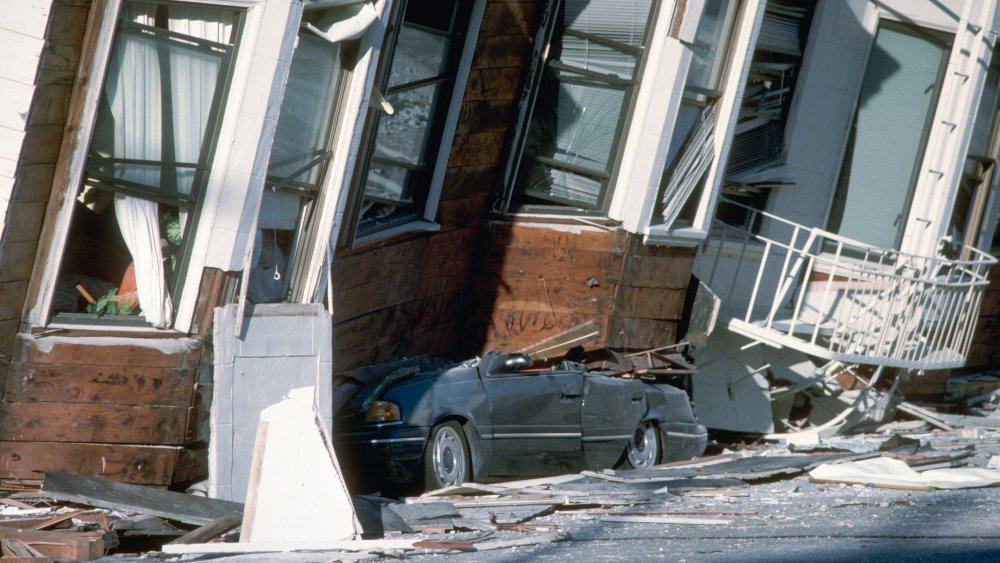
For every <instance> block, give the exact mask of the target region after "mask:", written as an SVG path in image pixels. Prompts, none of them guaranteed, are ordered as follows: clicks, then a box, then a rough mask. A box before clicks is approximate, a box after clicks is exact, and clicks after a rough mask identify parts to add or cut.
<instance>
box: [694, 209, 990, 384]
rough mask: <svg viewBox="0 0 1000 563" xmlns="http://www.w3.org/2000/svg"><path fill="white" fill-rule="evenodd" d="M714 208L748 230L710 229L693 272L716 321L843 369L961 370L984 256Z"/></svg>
mask: <svg viewBox="0 0 1000 563" xmlns="http://www.w3.org/2000/svg"><path fill="white" fill-rule="evenodd" d="M721 205H722V206H735V207H730V208H729V209H728V211H734V210H735V211H737V214H738V215H742V216H743V217H744V218H745V221H744V222H743V223H744V225H747V227H734V226H732V225H729V224H725V223H721V222H717V223H716V224H715V225H713V229H712V237H711V238H710V240H709V242H708V243H707V245H706V251H705V253H704V255H703V257H702V258H701V259H700V261H699V265H698V272H697V273H698V274H699V275H700V276H702V279H703V280H705V281H706V283H708V285H709V286H710V287H711V288H712V290H713V291H715V292H716V293H718V294H719V296H720V297H721V298H722V303H723V310H722V312H721V314H720V320H722V321H725V322H727V323H728V326H729V327H730V328H731V329H732V330H734V331H736V332H739V333H742V334H744V335H746V336H748V337H750V338H752V339H754V340H759V341H763V342H767V343H770V344H772V345H777V346H787V347H790V348H793V349H797V350H800V351H802V352H805V353H807V354H811V355H814V356H817V357H820V358H824V359H828V360H837V361H841V362H845V363H860V364H872V365H879V366H887V367H899V368H908V369H946V368H953V367H960V366H962V365H963V364H964V363H965V358H966V356H967V355H968V351H969V347H970V345H971V341H972V336H973V332H974V329H975V324H976V319H977V317H978V314H979V308H980V303H981V301H982V295H983V291H984V289H985V287H986V285H987V273H988V270H989V267H990V266H991V265H993V264H994V263H996V260H995V259H994V258H992V257H991V256H989V255H987V254H985V253H983V252H981V251H979V250H977V249H975V248H972V247H969V246H965V245H961V244H953V243H951V242H947V241H942V244H941V245H940V248H939V255H937V256H918V255H912V254H905V253H902V252H899V251H896V250H891V249H885V248H879V247H875V246H871V245H867V244H864V243H861V242H858V241H854V240H851V239H848V238H845V237H842V236H839V235H837V234H835V233H831V232H827V231H824V230H822V229H818V228H813V227H806V226H803V225H799V224H796V223H793V222H791V221H788V220H786V219H783V218H781V217H777V216H775V215H772V214H769V213H766V212H762V211H759V210H755V209H753V208H750V207H746V206H743V205H741V204H739V203H736V202H733V201H729V200H724V201H723V202H722V204H721ZM723 210H724V211H727V210H726V209H725V208H723ZM713 254H714V255H713ZM948 256H956V257H963V258H964V259H955V258H949V257H948Z"/></svg>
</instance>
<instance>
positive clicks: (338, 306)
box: [333, 273, 466, 322]
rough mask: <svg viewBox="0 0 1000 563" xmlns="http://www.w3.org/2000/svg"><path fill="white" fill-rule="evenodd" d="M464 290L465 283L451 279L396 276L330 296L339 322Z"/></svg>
mask: <svg viewBox="0 0 1000 563" xmlns="http://www.w3.org/2000/svg"><path fill="white" fill-rule="evenodd" d="M465 289H466V280H465V279H464V278H460V277H454V276H433V277H421V276H419V274H418V275H403V274H402V273H400V275H397V276H395V277H391V278H383V279H379V280H376V281H373V282H371V283H366V284H364V285H362V286H359V287H356V288H351V289H349V290H346V291H341V292H338V293H337V295H335V296H334V309H333V310H334V318H335V320H336V321H337V322H343V321H346V320H350V319H353V318H356V317H361V316H364V315H367V314H370V313H373V312H375V311H379V310H381V309H389V308H393V307H396V306H399V305H402V304H404V303H410V302H413V301H422V300H424V299H427V298H430V297H434V296H437V295H443V294H454V293H460V292H463V291H464V290H465Z"/></svg>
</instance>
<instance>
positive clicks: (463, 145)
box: [448, 43, 507, 166]
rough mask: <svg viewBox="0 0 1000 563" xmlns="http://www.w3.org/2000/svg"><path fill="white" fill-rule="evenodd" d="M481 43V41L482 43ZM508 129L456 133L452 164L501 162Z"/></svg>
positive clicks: (474, 164) (450, 159)
mask: <svg viewBox="0 0 1000 563" xmlns="http://www.w3.org/2000/svg"><path fill="white" fill-rule="evenodd" d="M480 44H481V43H480ZM506 136H507V132H506V131H484V132H476V133H466V134H464V135H455V140H454V141H453V142H452V145H451V156H450V158H449V159H448V163H449V165H451V166H486V165H491V164H496V163H498V162H500V156H501V155H502V154H503V147H504V140H505V138H506Z"/></svg>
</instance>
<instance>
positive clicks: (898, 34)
mask: <svg viewBox="0 0 1000 563" xmlns="http://www.w3.org/2000/svg"><path fill="white" fill-rule="evenodd" d="M948 52H949V45H948V37H947V36H944V35H943V34H938V33H934V32H932V31H930V30H927V29H914V28H912V27H909V26H905V25H902V24H897V23H893V22H886V23H884V24H882V25H880V27H879V29H878V33H877V35H876V36H875V43H874V45H873V46H872V50H871V55H870V56H869V59H868V67H867V69H866V71H865V76H864V78H863V81H862V85H861V93H860V95H859V98H858V105H857V110H856V113H855V117H854V124H853V128H852V130H851V136H850V138H849V140H848V145H847V149H846V154H845V155H844V161H843V164H842V165H841V172H840V181H839V182H838V185H837V189H836V193H835V195H834V199H833V207H832V208H831V211H830V220H829V230H831V231H833V232H835V233H838V234H840V235H843V236H845V237H849V238H854V239H857V240H860V241H862V242H866V243H868V244H872V245H876V246H882V247H885V248H892V247H895V246H896V245H898V244H899V242H900V240H901V238H902V235H903V229H904V228H905V226H906V223H907V216H908V215H909V208H910V200H911V199H912V196H913V188H914V187H915V185H916V174H917V171H918V168H919V166H920V163H921V159H922V156H923V152H924V146H925V144H926V142H927V136H928V133H929V131H930V121H931V118H932V116H933V112H934V108H935V105H936V100H937V94H938V91H939V86H940V81H941V72H942V67H943V65H944V64H945V62H946V60H947V55H948Z"/></svg>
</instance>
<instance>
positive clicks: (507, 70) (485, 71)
mask: <svg viewBox="0 0 1000 563" xmlns="http://www.w3.org/2000/svg"><path fill="white" fill-rule="evenodd" d="M482 63H483V64H484V65H485V64H489V63H488V61H482ZM522 73H523V69H522V68H521V67H517V66H502V67H495V68H486V67H483V68H474V69H472V70H471V71H470V72H469V81H468V82H467V83H466V86H465V98H464V99H465V100H503V101H507V102H515V101H516V100H517V97H518V96H519V95H520V92H521V75H522Z"/></svg>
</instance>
